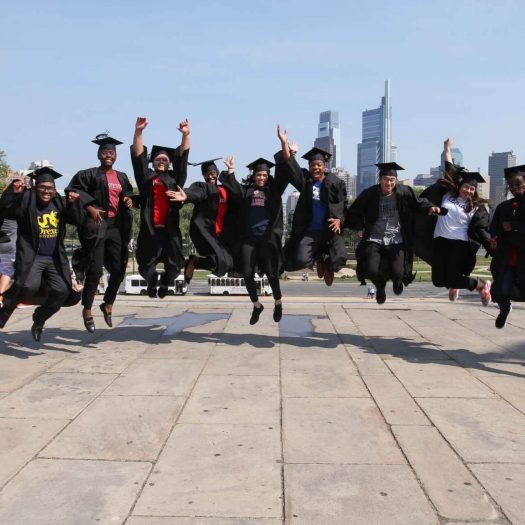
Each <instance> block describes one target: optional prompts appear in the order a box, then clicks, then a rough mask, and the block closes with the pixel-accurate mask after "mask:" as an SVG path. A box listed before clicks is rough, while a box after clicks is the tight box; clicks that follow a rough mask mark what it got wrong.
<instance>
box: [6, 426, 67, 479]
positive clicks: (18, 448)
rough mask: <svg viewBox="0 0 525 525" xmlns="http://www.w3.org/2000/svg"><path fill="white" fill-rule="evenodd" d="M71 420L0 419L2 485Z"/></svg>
mask: <svg viewBox="0 0 525 525" xmlns="http://www.w3.org/2000/svg"><path fill="white" fill-rule="evenodd" d="M68 423H69V419H49V420H45V419H36V418H34V419H11V418H2V419H0V465H2V468H1V469H0V486H2V485H4V483H6V482H7V481H8V480H9V478H11V477H12V476H13V475H14V474H16V472H17V471H18V470H20V469H21V468H22V467H23V466H24V465H25V464H26V463H27V462H28V461H29V460H30V459H32V458H33V457H34V456H35V455H36V454H37V453H38V452H39V451H40V449H42V448H43V447H45V446H46V445H47V443H49V441H50V440H51V439H53V438H54V437H55V436H56V434H57V433H58V432H60V430H61V429H62V428H64V427H65V426H66V425H67V424H68Z"/></svg>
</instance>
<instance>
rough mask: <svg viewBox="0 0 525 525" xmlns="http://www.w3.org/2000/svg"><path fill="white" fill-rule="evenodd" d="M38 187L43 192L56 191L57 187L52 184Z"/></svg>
mask: <svg viewBox="0 0 525 525" xmlns="http://www.w3.org/2000/svg"><path fill="white" fill-rule="evenodd" d="M36 189H37V190H38V191H41V192H42V193H53V192H54V191H56V189H55V188H53V187H52V186H37V187H36Z"/></svg>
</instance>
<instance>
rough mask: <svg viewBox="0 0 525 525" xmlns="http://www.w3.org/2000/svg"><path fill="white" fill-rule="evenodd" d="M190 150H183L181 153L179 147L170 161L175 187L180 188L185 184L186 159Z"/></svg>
mask: <svg viewBox="0 0 525 525" xmlns="http://www.w3.org/2000/svg"><path fill="white" fill-rule="evenodd" d="M189 155H190V150H189V149H187V150H184V151H182V152H181V149H180V146H179V147H178V148H177V149H176V150H175V156H174V157H173V159H172V164H173V172H174V174H175V181H176V183H177V186H180V187H181V188H182V187H184V184H186V179H187V178H188V157H189Z"/></svg>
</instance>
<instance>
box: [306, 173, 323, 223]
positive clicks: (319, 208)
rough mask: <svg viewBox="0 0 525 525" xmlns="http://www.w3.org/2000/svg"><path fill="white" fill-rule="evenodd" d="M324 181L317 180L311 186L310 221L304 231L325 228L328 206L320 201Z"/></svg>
mask: <svg viewBox="0 0 525 525" xmlns="http://www.w3.org/2000/svg"><path fill="white" fill-rule="evenodd" d="M323 184H324V181H323V182H321V181H317V182H314V183H313V186H312V222H311V223H310V225H309V226H308V228H307V230H306V231H319V230H324V229H325V228H326V219H327V217H328V206H327V205H326V204H324V203H323V202H321V186H322V185H323Z"/></svg>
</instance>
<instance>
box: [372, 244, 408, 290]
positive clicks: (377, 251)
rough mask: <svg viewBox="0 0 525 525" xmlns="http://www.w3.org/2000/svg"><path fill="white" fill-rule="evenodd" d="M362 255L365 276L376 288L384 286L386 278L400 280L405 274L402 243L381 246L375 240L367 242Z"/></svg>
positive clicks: (394, 280)
mask: <svg viewBox="0 0 525 525" xmlns="http://www.w3.org/2000/svg"><path fill="white" fill-rule="evenodd" d="M363 257H364V259H365V260H364V261H363V264H364V267H365V277H367V278H368V279H370V280H371V281H372V282H373V283H374V284H375V285H376V288H384V287H385V285H386V282H387V281H388V279H392V281H393V282H400V281H401V279H402V278H403V275H404V274H405V246H404V244H391V245H390V246H383V245H381V244H377V243H375V242H367V243H366V245H365V248H364V251H363Z"/></svg>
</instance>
